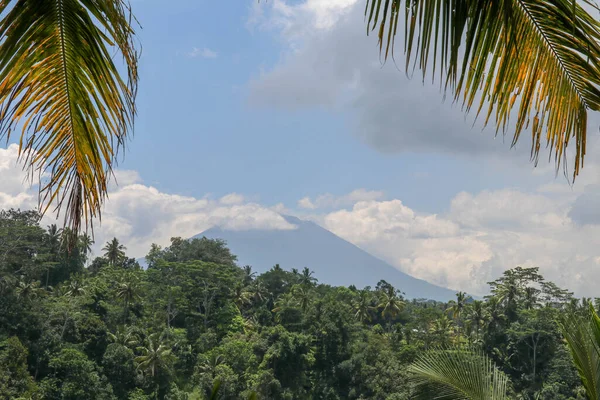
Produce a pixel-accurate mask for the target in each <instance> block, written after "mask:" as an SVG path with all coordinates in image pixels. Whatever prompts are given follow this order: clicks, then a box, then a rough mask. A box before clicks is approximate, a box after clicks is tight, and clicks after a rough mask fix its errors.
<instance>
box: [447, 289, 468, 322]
mask: <svg viewBox="0 0 600 400" xmlns="http://www.w3.org/2000/svg"><path fill="white" fill-rule="evenodd" d="M468 299H470V297H468V296H467V294H466V293H465V292H458V293H456V301H454V300H453V301H451V302H450V304H451V306H450V308H449V309H448V311H451V312H452V318H454V319H455V320H457V319H459V318H460V315H461V314H462V311H463V310H464V308H465V305H466V304H467V300H468Z"/></svg>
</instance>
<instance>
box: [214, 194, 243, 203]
mask: <svg viewBox="0 0 600 400" xmlns="http://www.w3.org/2000/svg"><path fill="white" fill-rule="evenodd" d="M244 200H245V199H244V196H242V195H241V194H239V193H229V194H227V195H225V196H223V197H221V199H219V202H220V203H221V204H225V205H235V204H242V203H243V202H244Z"/></svg>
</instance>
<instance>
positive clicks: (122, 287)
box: [117, 273, 141, 321]
mask: <svg viewBox="0 0 600 400" xmlns="http://www.w3.org/2000/svg"><path fill="white" fill-rule="evenodd" d="M139 291H140V283H139V279H138V277H137V276H136V275H135V274H134V273H126V274H125V275H124V276H123V277H122V278H121V280H120V282H119V284H118V285H117V298H119V299H121V301H123V307H124V309H125V312H124V314H123V318H124V320H125V321H127V318H128V317H129V306H130V304H131V303H132V302H134V301H136V300H138V299H140V298H141V296H140V294H139Z"/></svg>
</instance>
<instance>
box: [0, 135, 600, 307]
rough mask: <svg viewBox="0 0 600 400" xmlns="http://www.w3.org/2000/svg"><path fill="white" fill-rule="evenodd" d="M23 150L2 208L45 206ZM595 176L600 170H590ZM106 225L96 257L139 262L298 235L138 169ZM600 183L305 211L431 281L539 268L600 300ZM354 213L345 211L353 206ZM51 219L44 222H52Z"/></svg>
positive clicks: (267, 213)
mask: <svg viewBox="0 0 600 400" xmlns="http://www.w3.org/2000/svg"><path fill="white" fill-rule="evenodd" d="M17 155H18V154H17V148H16V146H15V145H11V146H9V147H8V148H7V149H0V183H1V184H0V208H4V209H6V208H11V207H15V208H19V207H20V208H22V209H30V208H34V207H35V206H36V205H37V194H36V193H35V190H36V189H35V188H30V187H29V185H27V184H25V185H24V184H23V182H24V179H25V176H26V175H25V173H24V172H23V171H22V170H21V169H20V168H19V167H18V166H17V165H16V159H17ZM589 167H590V170H592V171H594V170H596V168H597V165H596V164H591V165H589ZM116 177H117V180H118V181H119V182H120V183H121V185H120V186H118V187H116V186H111V189H110V194H109V195H110V196H109V200H108V201H107V203H106V205H105V207H104V210H103V214H102V216H103V218H102V224H96V230H95V239H96V242H97V245H96V252H97V253H98V249H99V248H101V247H102V244H103V243H104V242H106V241H107V240H110V239H111V238H112V237H118V238H119V239H120V240H121V241H122V242H123V243H124V244H125V245H126V246H127V247H128V249H129V254H130V255H132V256H136V257H139V256H143V255H144V254H145V253H146V252H147V251H148V249H149V246H150V244H151V243H152V242H156V243H159V244H162V245H165V244H168V242H169V239H170V238H171V237H172V236H182V237H189V236H192V235H195V234H197V233H200V232H202V231H203V230H206V229H208V228H210V227H212V226H221V227H223V228H225V229H233V230H249V229H279V230H286V229H294V228H295V226H294V225H293V224H290V223H288V222H287V221H286V220H285V219H284V218H283V217H282V216H281V215H280V213H285V214H289V213H293V212H292V211H290V210H288V209H287V208H286V207H285V205H283V204H277V205H274V206H271V207H269V206H264V205H261V204H259V203H258V202H256V201H250V200H248V198H247V197H245V196H243V195H241V194H238V193H230V194H228V195H225V196H223V197H221V198H219V199H211V198H210V197H203V198H195V197H189V196H181V195H176V194H169V193H164V192H161V191H160V190H158V189H157V188H154V187H151V186H148V185H145V184H143V183H142V180H141V179H140V177H139V175H138V174H137V173H136V172H135V171H117V172H116ZM586 179H587V180H586V181H585V182H593V179H591V178H586ZM599 191H600V186H598V185H594V184H592V183H590V184H589V185H586V186H585V188H583V189H580V188H579V187H578V186H577V185H576V186H575V188H574V190H573V191H571V192H568V193H562V192H560V191H553V192H544V191H541V190H539V188H532V189H531V191H530V192H525V191H519V190H515V189H501V190H493V191H492V190H484V191H481V192H479V193H467V192H461V193H458V194H457V195H456V196H455V197H454V198H453V199H452V201H451V202H450V203H449V204H448V207H447V210H448V211H447V212H445V213H442V214H430V213H421V212H418V211H416V210H414V209H412V208H410V207H408V206H406V205H405V204H404V203H403V202H402V201H401V200H400V199H389V200H386V199H384V198H383V193H382V192H377V191H367V190H365V189H358V190H356V191H353V192H351V193H348V194H346V195H343V196H333V195H331V194H326V195H322V196H317V197H316V198H315V199H310V198H305V199H303V200H301V201H300V202H299V206H301V207H303V208H304V209H309V210H312V211H311V212H313V214H312V215H310V216H309V217H310V218H312V219H314V220H316V221H318V222H319V223H320V224H321V225H323V226H324V227H325V228H327V229H330V230H331V231H332V232H334V233H336V234H338V235H339V236H341V237H343V238H345V239H347V240H349V241H350V242H352V243H354V244H356V245H358V246H360V247H362V248H364V249H365V250H367V251H369V252H371V253H372V254H374V255H375V256H378V257H380V258H382V259H385V260H387V261H388V262H390V264H392V265H394V266H396V267H397V268H399V269H401V270H403V271H405V272H407V273H409V274H411V275H413V276H416V277H419V278H423V279H426V280H428V281H430V282H433V283H437V284H440V285H444V286H448V287H451V288H454V289H460V290H465V291H468V292H470V293H474V294H482V293H485V291H486V290H487V282H488V281H490V280H493V279H495V278H497V277H498V276H499V275H500V274H501V273H502V272H503V271H504V270H505V269H507V268H511V267H515V266H517V265H522V266H538V267H539V268H540V271H541V273H542V274H543V275H544V276H546V277H547V278H548V279H550V280H553V281H555V282H556V283H557V284H559V285H561V286H563V287H566V288H569V289H571V290H574V291H576V293H577V294H579V295H586V296H590V295H595V294H596V293H595V292H596V290H597V288H596V285H595V282H597V281H598V280H599V279H600V268H598V267H599V265H600V261H599V260H600V216H599V215H598V211H597V210H598V207H597V204H598V192H599ZM348 206H350V208H348V209H345V207H348ZM51 220H52V218H51V216H49V217H48V218H46V220H45V221H44V222H43V225H47V223H50V222H52V221H51Z"/></svg>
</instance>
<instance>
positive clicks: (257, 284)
mask: <svg viewBox="0 0 600 400" xmlns="http://www.w3.org/2000/svg"><path fill="white" fill-rule="evenodd" d="M250 293H251V294H252V299H253V300H254V302H256V303H262V302H263V301H265V300H266V299H267V297H268V296H269V291H268V290H267V288H266V287H265V285H264V284H263V283H262V281H260V280H256V281H254V284H253V285H252V286H251V287H250Z"/></svg>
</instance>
